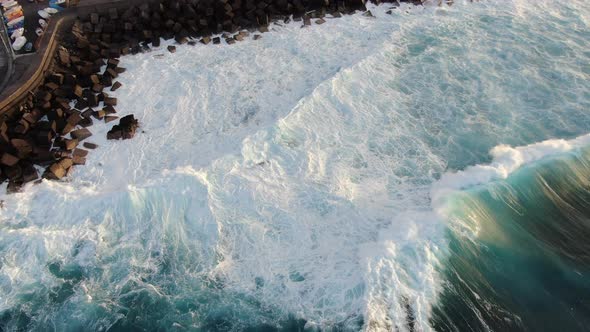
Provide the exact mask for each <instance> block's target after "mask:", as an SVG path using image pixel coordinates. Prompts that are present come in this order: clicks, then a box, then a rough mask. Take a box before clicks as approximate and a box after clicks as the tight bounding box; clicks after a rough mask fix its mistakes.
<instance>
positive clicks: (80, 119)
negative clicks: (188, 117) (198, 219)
mask: <svg viewBox="0 0 590 332" xmlns="http://www.w3.org/2000/svg"><path fill="white" fill-rule="evenodd" d="M374 2H376V3H378V4H380V3H381V2H392V3H393V4H392V9H393V7H395V5H396V4H397V3H398V2H397V1H374ZM405 2H413V3H416V4H419V3H421V1H405ZM366 10H367V9H366V7H365V2H364V0H337V1H334V0H153V1H145V0H127V1H116V0H88V2H87V5H86V6H80V7H78V8H75V9H70V11H69V12H68V13H67V14H66V13H64V14H62V15H60V16H59V17H58V18H56V21H55V22H52V25H50V30H49V31H47V32H46V35H45V37H44V38H50V39H49V40H47V41H45V42H43V43H42V45H43V49H42V50H41V52H43V56H42V57H39V60H38V61H37V62H36V63H34V65H33V66H31V69H29V71H30V73H28V74H27V75H25V77H27V79H26V80H23V82H21V83H20V84H21V85H20V86H18V87H17V88H14V89H13V90H14V91H13V92H12V93H11V94H10V96H4V99H2V101H0V114H3V115H4V116H3V118H2V119H1V120H0V183H2V182H4V181H6V180H8V191H9V192H14V191H18V190H19V188H21V186H22V185H23V184H25V183H27V182H32V181H38V180H39V178H40V175H41V176H42V177H44V178H47V179H57V180H58V179H62V178H64V177H66V176H67V175H68V174H69V173H70V172H71V171H72V169H73V166H74V165H83V164H84V163H85V162H86V159H85V157H86V156H87V154H88V152H89V151H88V149H93V148H95V147H96V146H95V145H94V144H91V143H89V142H84V141H85V140H86V139H88V138H89V137H91V136H92V133H91V132H90V130H89V129H88V127H90V126H91V125H92V124H93V123H94V121H104V122H107V123H109V122H113V123H114V122H115V121H117V120H119V123H118V124H116V125H114V126H113V128H112V130H111V131H109V133H108V136H107V137H108V138H109V139H114V140H117V139H127V138H132V137H133V136H134V134H135V131H136V129H137V127H138V123H137V120H135V119H134V118H133V116H132V115H131V116H126V117H124V118H122V119H118V117H117V115H116V113H117V110H116V106H117V100H116V98H112V97H110V96H109V92H110V91H115V90H117V89H119V88H124V87H122V85H121V84H120V83H119V82H117V77H118V76H119V75H121V74H123V73H124V72H125V68H122V67H120V66H119V60H118V58H119V57H121V56H124V55H127V54H136V53H139V52H144V51H147V50H149V49H150V47H157V46H159V45H160V41H161V39H174V40H175V41H176V43H177V44H179V45H182V44H189V45H191V44H192V45H194V44H195V43H197V42H200V43H203V44H209V43H213V44H220V43H226V44H230V45H231V44H233V43H236V42H239V41H241V40H244V39H245V38H253V39H258V38H261V35H260V33H263V32H266V31H268V25H269V24H270V23H271V22H276V21H284V22H289V21H291V20H293V21H297V22H301V24H302V26H303V27H305V26H309V25H312V24H322V23H324V22H325V21H324V18H325V17H326V15H330V16H331V17H340V16H341V15H345V14H352V13H354V12H355V11H364V12H365V15H371V13H370V12H368V11H366ZM51 29H55V30H51ZM58 32H62V33H61V36H60V33H58ZM58 36H59V38H58ZM168 50H169V51H170V52H174V51H175V46H169V47H168ZM39 167H42V168H43V169H44V171H43V172H42V174H39V173H38V169H39Z"/></svg>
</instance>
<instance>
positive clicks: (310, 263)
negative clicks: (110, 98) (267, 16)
mask: <svg viewBox="0 0 590 332" xmlns="http://www.w3.org/2000/svg"><path fill="white" fill-rule="evenodd" d="M587 6H588V5H587V4H585V3H582V2H580V1H575V2H571V3H568V4H560V5H555V4H554V3H552V4H551V6H549V2H548V1H540V2H535V3H530V2H525V1H486V2H480V3H466V4H463V3H461V2H456V4H455V5H454V6H452V7H437V6H427V7H424V8H421V7H409V6H408V7H402V8H401V9H400V10H394V11H393V12H392V15H389V14H386V12H387V10H388V8H387V7H371V11H372V12H373V13H374V15H375V16H376V18H370V17H365V16H362V15H354V16H350V17H345V18H342V19H338V20H327V22H326V23H325V24H323V25H321V26H317V27H314V29H301V28H300V26H299V24H297V23H291V24H289V25H285V26H273V27H271V32H270V33H269V34H266V35H265V36H264V38H263V39H261V40H258V41H245V42H242V43H237V44H236V45H233V46H232V47H225V46H211V45H209V46H204V45H197V46H195V47H178V49H177V52H176V53H175V54H166V55H165V56H163V57H161V56H159V55H160V54H164V53H165V52H166V51H165V47H166V45H163V46H162V48H161V49H156V50H153V51H152V52H151V53H145V54H140V55H137V56H131V57H124V58H122V65H123V66H124V67H125V68H127V72H126V73H125V75H123V76H121V80H122V82H123V84H124V86H125V89H121V90H118V91H117V92H116V93H114V94H115V95H116V96H117V98H118V100H119V108H120V109H121V111H120V112H121V115H125V114H128V113H133V114H135V115H136V116H137V117H138V118H139V120H140V122H141V123H142V131H143V132H142V133H138V135H137V136H136V137H135V138H134V140H133V141H126V142H118V143H116V144H115V143H111V142H108V141H107V140H106V132H107V131H108V129H109V128H108V127H109V126H106V125H96V126H94V127H93V128H95V129H94V130H95V132H94V134H95V137H98V138H102V137H105V139H100V140H97V143H98V144H99V148H98V149H97V150H96V152H95V153H93V154H91V155H89V158H88V160H87V166H86V167H81V168H78V169H77V170H76V172H75V173H74V175H73V177H72V178H71V179H70V180H69V181H67V182H44V183H42V184H40V185H37V186H30V187H27V188H26V189H25V191H24V192H23V193H20V194H17V195H10V196H2V200H4V201H5V203H4V205H5V207H4V209H3V210H2V211H1V221H0V227H2V230H1V234H0V262H1V267H0V292H1V293H0V299H1V303H0V311H1V316H0V317H1V319H0V320H1V324H2V325H1V326H2V327H3V328H4V329H8V330H10V329H37V330H39V329H43V328H45V327H46V326H53V327H54V329H56V330H109V329H110V330H129V329H145V330H156V329H161V330H173V329H182V328H185V329H192V330H199V329H200V330H228V331H231V330H233V331H238V330H247V329H248V328H250V329H254V330H259V329H263V328H267V329H269V330H273V329H279V330H280V329H283V330H298V329H306V328H307V329H324V330H329V329H334V330H354V331H356V330H360V329H365V330H374V331H380V330H384V329H399V330H430V329H432V328H438V329H453V328H456V327H465V326H479V327H483V328H485V327H486V326H487V327H494V326H496V327H504V326H507V327H515V328H519V327H522V326H524V325H523V324H524V323H526V322H529V320H528V317H532V316H526V315H522V314H520V315H519V313H520V311H519V310H522V309H523V306H521V307H519V306H517V305H515V303H516V304H519V303H525V304H531V303H536V302H535V300H534V299H533V298H532V297H531V298H530V299H525V301H524V302H509V301H499V300H498V299H497V298H495V297H494V295H493V294H492V295H490V297H489V298H485V297H484V296H487V295H488V294H487V293H485V292H482V291H478V290H477V289H472V290H473V292H472V293H469V294H468V293H467V292H463V291H461V292H458V291H454V289H453V288H452V287H463V286H461V285H464V284H461V280H466V279H465V278H464V277H470V279H469V280H468V282H476V283H477V284H476V285H477V286H478V287H479V285H483V286H482V289H486V288H485V287H486V286H488V285H491V284H492V282H493V281H494V280H490V279H488V278H489V276H490V274H486V270H485V269H479V270H478V269H477V268H478V267H480V266H484V265H485V264H487V263H488V262H490V261H489V260H488V261H483V262H479V261H478V258H479V257H480V256H479V255H470V256H465V252H471V253H473V252H477V251H473V250H471V249H472V248H475V249H477V250H479V249H480V247H479V244H478V243H477V242H469V241H479V240H478V238H477V236H476V235H477V234H478V233H477V232H466V231H465V229H467V230H469V229H470V228H461V227H459V226H457V225H461V220H462V219H461V218H459V217H456V216H459V215H460V213H462V212H463V211H468V210H461V209H460V208H462V207H465V208H469V207H470V205H469V200H466V201H464V202H463V203H460V204H459V203H457V206H454V205H453V204H454V202H461V201H460V200H458V199H457V196H456V195H462V193H461V190H470V189H471V190H473V189H472V188H470V187H471V185H476V184H479V185H480V186H483V188H484V189H483V190H484V191H485V190H487V189H486V188H487V187H486V186H493V185H494V184H493V183H489V181H490V180H493V181H499V180H503V179H504V178H506V177H507V176H509V175H510V174H511V173H513V172H514V171H517V170H518V168H519V167H527V165H528V164H527V163H530V162H535V161H539V160H542V159H543V158H542V157H543V156H545V154H543V156H539V158H532V159H527V160H524V161H523V162H520V163H519V164H518V165H516V166H515V167H512V168H511V169H510V170H509V171H506V172H501V173H497V172H496V173H494V174H495V175H493V176H489V177H486V178H485V179H484V180H478V181H475V182H469V183H468V182H464V183H463V185H459V186H457V183H456V182H455V181H452V182H453V183H451V186H449V185H446V184H445V185H444V186H443V188H450V189H452V191H450V192H448V193H447V194H445V195H444V196H440V197H438V196H437V195H433V194H432V193H433V192H435V193H436V192H440V191H438V190H435V188H437V183H438V186H442V184H444V183H445V181H446V179H449V178H453V176H454V175H449V174H456V173H457V172H458V171H464V172H467V173H469V172H470V168H469V167H470V166H471V167H473V168H472V169H476V170H477V169H486V167H489V168H491V169H493V168H494V167H496V166H497V165H498V164H497V163H494V156H497V155H490V154H489V152H490V151H491V150H492V149H494V147H496V146H505V147H506V148H496V150H495V151H499V150H498V149H506V151H512V150H514V151H517V152H518V151H522V150H523V149H525V150H526V149H527V148H526V146H527V145H529V144H533V143H535V142H544V141H548V140H549V141H548V142H553V141H552V139H564V140H565V141H567V142H571V139H574V138H575V137H578V136H581V135H584V134H587V133H588V128H589V127H590V126H589V125H590V116H589V115H588V114H587V109H588V107H589V106H590V101H589V98H588V92H587V91H589V86H588V83H587V82H589V80H588V75H589V74H590V73H589V72H588V70H587V63H588V61H589V60H590V54H588V53H587V51H586V50H587V49H588V46H589V45H588V43H589V39H588V38H587V36H588V24H587V22H588V19H587V17H588V8H587ZM565 17H567V19H563V18H565ZM561 50H565V53H560V52H562V51H561ZM244 64H247V65H244ZM156 67H158V68H159V69H158V70H154V69H155V68H156ZM236 68H239V69H240V70H236ZM539 144H541V145H543V144H545V143H539ZM568 144H569V143H568ZM581 145H583V144H581ZM581 145H575V146H573V147H572V148H570V149H563V152H568V151H569V152H574V151H577V150H578V148H579V147H580V146H581ZM507 147H510V148H507ZM519 147H521V148H519ZM566 150H567V151H566ZM559 151H561V150H553V152H559ZM474 165H481V166H474ZM483 165H487V166H483ZM562 170H563V171H564V173H563V174H567V171H568V170H567V169H566V168H565V169H562ZM445 174H447V175H445ZM459 174H465V173H459ZM582 174H583V173H582ZM439 180H440V182H438V181H439ZM525 182H526V181H525ZM467 184H469V185H467ZM433 185H434V186H433ZM550 188H560V186H558V185H555V184H552V185H551V186H550ZM495 192H496V193H497V194H498V195H500V194H503V193H502V192H500V191H495ZM468 194H470V193H468ZM449 195H450V196H449ZM466 195H467V194H466ZM461 197H462V196H461ZM559 197H562V195H560V196H559ZM500 201H502V199H500ZM441 202H444V204H443V203H441ZM486 202H487V200H486ZM433 203H435V204H433ZM439 203H441V204H442V205H440V204H439ZM447 204H451V205H447ZM433 205H434V207H436V209H433ZM477 206H483V205H481V204H480V205H477ZM455 207H457V209H455ZM441 211H443V212H445V211H446V212H445V213H443V214H440V213H439V212H441ZM487 216H489V219H487V220H489V222H488V223H487V224H490V225H491V226H489V227H488V229H491V230H495V231H494V232H485V233H483V232H482V233H480V234H486V235H487V236H488V237H487V238H486V239H485V240H486V241H490V242H491V243H494V242H495V241H498V243H499V244H500V243H501V242H500V239H502V238H505V237H502V236H501V235H502V234H503V232H502V231H501V230H502V227H500V226H496V227H493V226H494V224H493V222H497V220H496V218H495V217H494V216H493V215H491V214H488V215H487ZM507 220H508V219H507ZM500 221H501V220H500ZM475 229H476V230H477V228H475ZM461 230H462V231H463V232H459V231H461ZM457 232H458V233H457ZM491 234H494V235H497V236H495V237H491V236H490V235H491ZM460 236H467V238H463V237H460ZM468 244H469V246H471V245H473V246H474V247H469V246H468ZM457 247H460V248H466V249H470V250H471V251H469V250H466V251H465V252H461V251H460V250H457ZM582 251H583V248H582ZM564 252H565V254H563V253H562V254H560V255H562V256H576V255H578V254H579V252H580V250H579V251H567V250H565V251H564ZM457 261H459V262H460V263H462V264H463V265H462V266H467V267H474V268H473V269H472V270H470V271H468V272H471V271H475V272H476V273H475V274H463V273H464V272H465V270H464V269H461V268H453V267H455V266H457ZM550 262H551V264H553V262H555V260H551V261H550ZM568 264H572V265H573V264H577V263H576V262H573V263H572V262H571V260H570V263H568ZM462 266H459V267H462ZM522 266H526V265H524V264H523V265H522ZM544 266H547V264H545V265H544ZM447 267H448V268H449V269H447ZM496 268H497V269H498V270H501V271H504V267H502V266H496ZM552 268H553V270H551V271H561V270H559V269H557V270H555V268H554V267H552ZM559 268H561V267H559ZM449 271H451V273H449ZM543 271H549V270H547V269H545V270H543ZM522 273H523V274H524V275H527V276H528V275H529V274H531V273H533V272H531V271H522ZM474 275H475V276H477V277H480V279H475V278H472V276H474ZM550 275H551V274H550ZM491 276H493V275H491ZM571 280H573V283H572V284H568V283H563V285H564V286H563V287H564V289H568V287H570V286H571V285H574V286H572V287H571V288H569V289H574V290H576V291H577V292H578V293H582V291H583V290H584V285H585V284H584V282H583V280H582V281H581V280H579V279H575V278H574V279H571ZM517 284H518V283H515V285H517ZM494 285H496V287H499V286H502V285H504V286H505V285H506V283H496V284H494ZM580 285H581V286H580ZM471 286H472V284H467V286H465V287H464V288H462V290H469V289H470V287H471ZM506 289H510V288H506ZM536 289H538V288H535V289H534V290H536ZM506 293H507V292H506V291H502V293H501V294H502V295H504V294H506ZM508 293H509V292H508ZM532 293H533V292H528V293H522V295H523V296H524V295H527V296H530V294H532ZM554 294H558V293H554ZM469 296H471V297H472V298H474V299H475V300H476V302H477V303H484V304H485V303H491V304H492V305H493V306H495V307H493V309H494V310H490V311H489V312H490V313H491V315H493V317H492V316H491V315H490V316H484V315H482V314H481V312H482V310H483V309H482V308H481V307H477V306H474V305H472V302H470V301H471V298H470V297H469ZM556 298H558V297H551V299H553V300H554V299H556ZM544 299H548V298H544ZM561 299H565V302H564V303H568V301H569V298H567V297H564V298H561ZM500 300H502V298H501V297H500ZM478 301H479V302H478ZM485 301H487V302H485ZM483 308H484V309H488V307H485V306H484V307H483ZM544 308H548V309H547V311H545V312H543V314H544V315H545V317H546V319H550V318H551V317H553V316H552V315H559V314H560V313H563V311H560V310H554V311H551V310H549V309H550V308H551V305H550V304H549V303H545V307H544ZM577 308H580V307H577ZM576 310H578V309H576ZM581 312H583V311H581ZM451 313H454V314H453V315H451ZM498 313H500V314H498ZM516 315H518V317H516ZM465 317H468V318H469V319H467V318H465ZM495 317H496V318H497V317H499V319H496V318H495ZM519 317H520V320H519ZM580 317H582V316H576V319H574V320H572V324H574V325H564V326H567V327H570V326H579V325H576V324H582V323H584V320H583V319H581V318H580ZM504 318H507V319H509V322H507V323H504V324H506V325H494V324H499V323H498V322H503V321H505V319H504ZM465 322H467V323H465ZM477 324H479V325H477Z"/></svg>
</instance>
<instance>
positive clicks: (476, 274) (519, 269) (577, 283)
mask: <svg viewBox="0 0 590 332" xmlns="http://www.w3.org/2000/svg"><path fill="white" fill-rule="evenodd" d="M452 211H453V212H452V213H451V220H449V222H450V224H451V228H450V231H449V237H450V239H451V241H450V250H451V252H452V254H451V255H450V256H449V260H448V262H446V263H445V268H444V274H445V277H446V279H447V282H446V283H445V291H444V292H443V294H442V295H441V301H440V302H439V304H438V306H437V308H435V310H434V317H433V319H432V321H433V326H434V327H435V328H436V329H437V330H441V331H445V330H461V331H467V330H474V331H482V330H487V329H488V328H489V329H491V330H493V331H515V330H527V331H582V330H588V329H589V328H590V278H589V277H588V276H589V274H590V241H589V240H588V239H590V148H587V149H584V150H583V151H579V152H576V153H575V154H571V155H566V156H561V157H559V158H555V159H551V160H547V161H543V162H541V163H539V164H537V165H531V166H529V167H526V168H524V169H521V170H519V171H518V172H517V173H515V174H513V175H512V176H510V177H509V178H508V179H507V180H506V181H501V182H498V183H494V184H491V185H489V186H486V187H485V188H480V189H474V190H472V191H469V192H465V193H463V194H460V195H458V197H455V198H454V199H453V203H452Z"/></svg>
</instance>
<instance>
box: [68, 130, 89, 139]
mask: <svg viewBox="0 0 590 332" xmlns="http://www.w3.org/2000/svg"><path fill="white" fill-rule="evenodd" d="M70 135H71V136H72V138H76V139H77V140H78V141H83V140H85V139H87V138H88V137H90V136H92V133H91V132H90V130H88V129H86V128H82V129H78V130H74V131H72V132H71V133H70Z"/></svg>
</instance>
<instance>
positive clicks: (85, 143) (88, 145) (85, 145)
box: [83, 142, 98, 150]
mask: <svg viewBox="0 0 590 332" xmlns="http://www.w3.org/2000/svg"><path fill="white" fill-rule="evenodd" d="M83 146H84V147H85V148H87V149H90V150H94V149H96V148H97V147H98V145H96V144H94V143H90V142H84V144H83Z"/></svg>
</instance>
